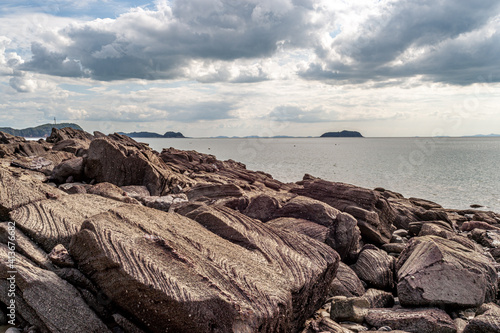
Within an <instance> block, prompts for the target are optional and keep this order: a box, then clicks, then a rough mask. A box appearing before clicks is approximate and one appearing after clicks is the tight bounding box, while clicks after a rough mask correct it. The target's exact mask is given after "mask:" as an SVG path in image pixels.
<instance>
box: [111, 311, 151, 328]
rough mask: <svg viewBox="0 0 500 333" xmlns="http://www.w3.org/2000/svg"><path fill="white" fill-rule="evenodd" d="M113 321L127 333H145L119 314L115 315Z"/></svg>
mask: <svg viewBox="0 0 500 333" xmlns="http://www.w3.org/2000/svg"><path fill="white" fill-rule="evenodd" d="M113 319H114V320H115V322H116V323H117V324H118V325H120V326H121V327H123V329H124V331H125V332H126V333H145V332H144V331H143V330H141V329H140V328H138V327H137V326H136V325H135V324H134V323H132V322H130V320H128V319H127V318H125V317H124V316H122V315H121V314H119V313H115V314H113Z"/></svg>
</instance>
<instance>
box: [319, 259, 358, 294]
mask: <svg viewBox="0 0 500 333" xmlns="http://www.w3.org/2000/svg"><path fill="white" fill-rule="evenodd" d="M364 293H365V288H364V287H363V284H362V283H361V280H360V279H359V278H358V276H357V275H356V273H355V272H354V271H353V270H352V269H351V268H350V267H349V266H347V265H346V264H344V263H343V262H341V263H340V265H339V268H338V270H337V275H336V276H335V279H334V280H333V281H332V284H331V285H330V289H329V291H328V296H346V297H353V296H362V295H363V294H364Z"/></svg>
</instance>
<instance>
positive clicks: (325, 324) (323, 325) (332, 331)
mask: <svg viewBox="0 0 500 333" xmlns="http://www.w3.org/2000/svg"><path fill="white" fill-rule="evenodd" d="M305 326H306V327H305V328H304V330H303V331H302V332H301V333H325V332H328V333H352V332H353V331H351V330H349V329H347V328H344V327H342V326H341V325H339V324H338V323H336V322H335V321H333V320H332V319H330V318H328V317H319V318H316V319H311V320H310V321H308V322H307V323H306V325H305Z"/></svg>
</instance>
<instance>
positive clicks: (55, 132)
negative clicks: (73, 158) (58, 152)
mask: <svg viewBox="0 0 500 333" xmlns="http://www.w3.org/2000/svg"><path fill="white" fill-rule="evenodd" d="M69 139H77V140H81V141H91V140H93V139H94V136H93V135H92V134H90V133H87V132H85V131H81V130H77V129H74V128H71V127H64V128H61V129H57V128H52V133H51V134H50V136H49V137H48V138H47V142H50V143H59V142H61V141H63V140H69Z"/></svg>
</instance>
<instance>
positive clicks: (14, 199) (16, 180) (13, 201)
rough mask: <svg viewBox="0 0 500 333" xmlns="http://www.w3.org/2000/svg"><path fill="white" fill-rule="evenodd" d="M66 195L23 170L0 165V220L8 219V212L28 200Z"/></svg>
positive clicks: (33, 200)
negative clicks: (19, 170)
mask: <svg viewBox="0 0 500 333" xmlns="http://www.w3.org/2000/svg"><path fill="white" fill-rule="evenodd" d="M63 195H66V194H65V193H64V192H62V191H60V190H58V189H55V188H53V187H51V186H49V185H47V184H44V183H42V182H38V181H36V180H35V179H33V177H30V176H29V175H28V174H25V173H23V172H18V171H15V170H12V169H10V168H6V167H3V166H1V165H0V221H6V220H8V219H9V212H10V211H12V210H14V209H16V208H19V207H21V206H23V205H26V204H28V203H30V202H35V201H40V200H45V199H47V198H51V197H57V196H63Z"/></svg>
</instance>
